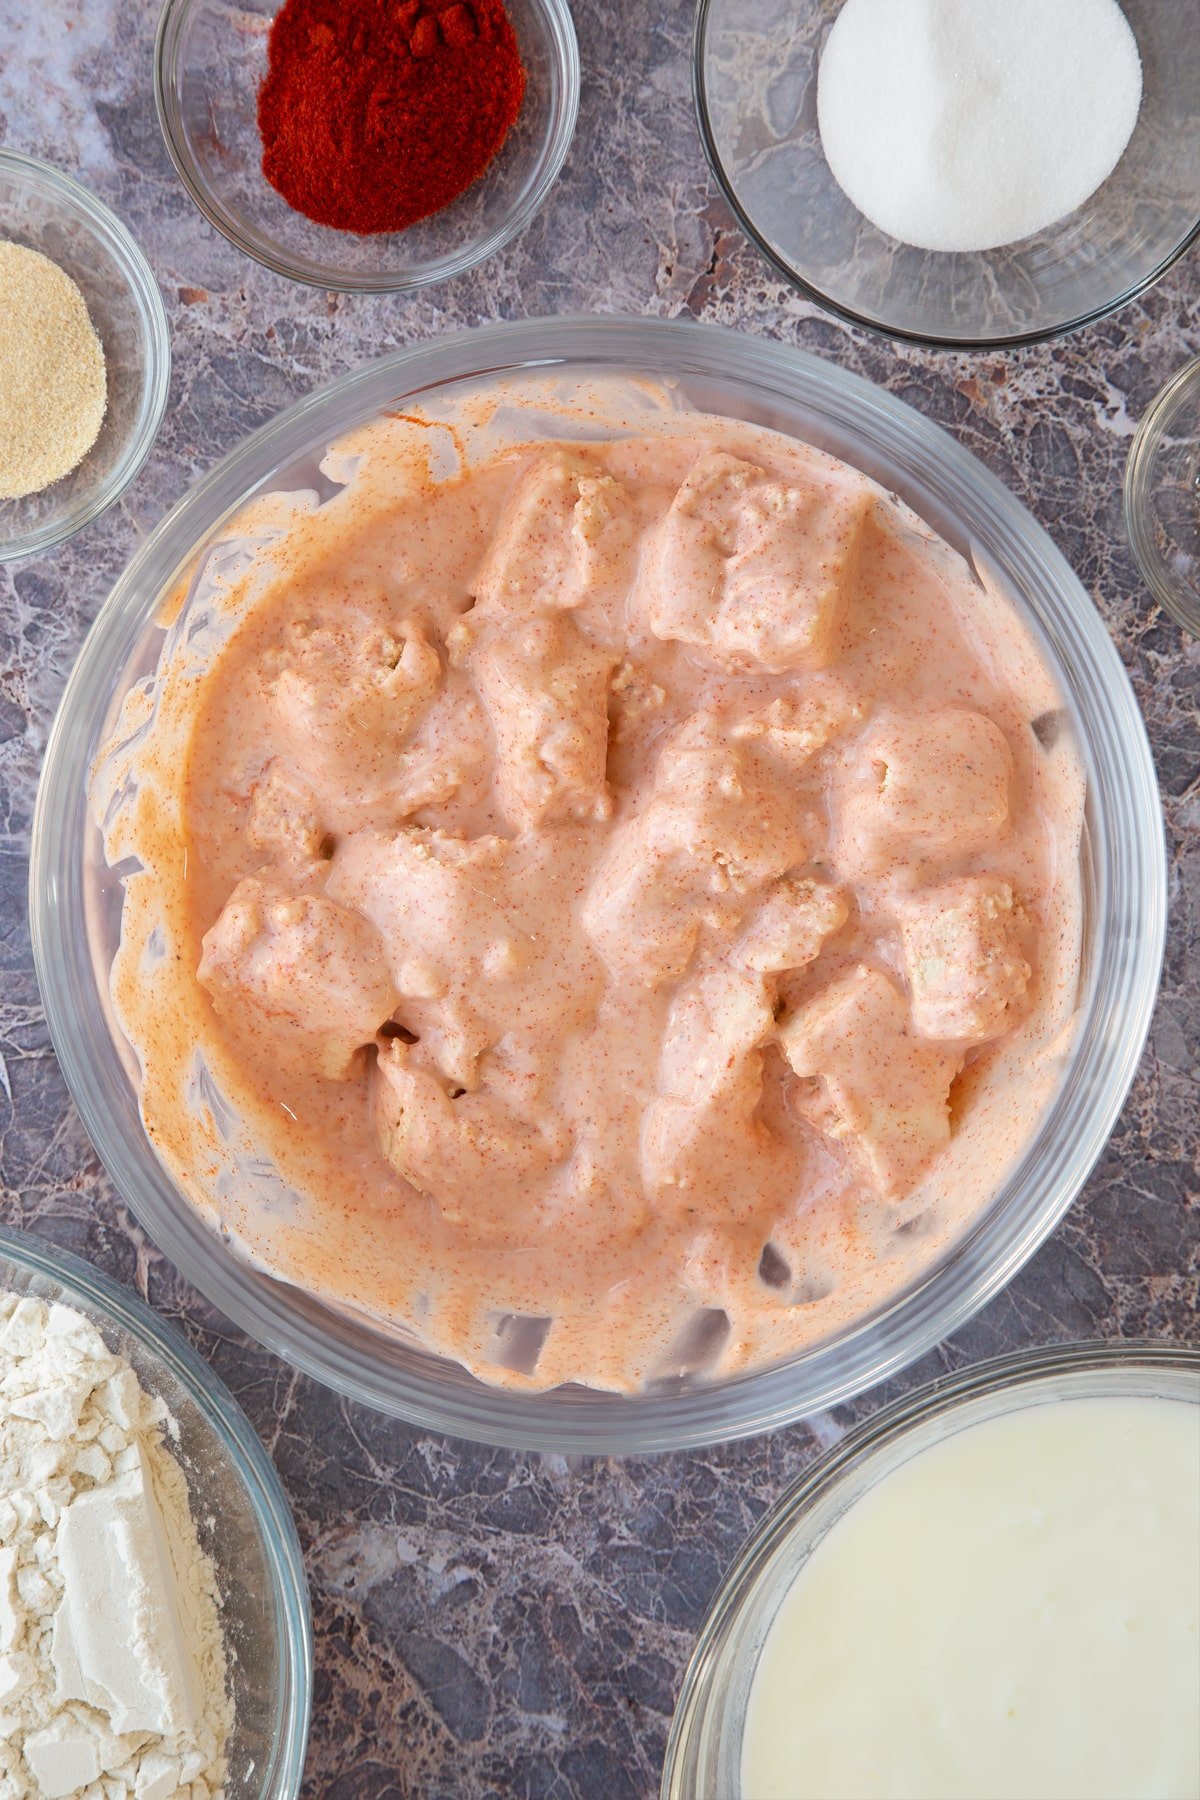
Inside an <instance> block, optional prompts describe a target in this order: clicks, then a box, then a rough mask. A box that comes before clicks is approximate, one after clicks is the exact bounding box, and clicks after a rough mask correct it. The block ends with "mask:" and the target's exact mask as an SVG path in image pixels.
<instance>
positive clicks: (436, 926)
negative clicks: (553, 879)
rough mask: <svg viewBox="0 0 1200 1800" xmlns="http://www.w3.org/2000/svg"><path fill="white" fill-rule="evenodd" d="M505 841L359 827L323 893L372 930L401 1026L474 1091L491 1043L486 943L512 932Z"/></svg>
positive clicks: (453, 1078) (341, 849)
mask: <svg viewBox="0 0 1200 1800" xmlns="http://www.w3.org/2000/svg"><path fill="white" fill-rule="evenodd" d="M504 853H505V846H504V842H503V840H502V839H500V838H494V837H484V838H474V839H471V840H469V841H467V840H463V839H460V838H455V837H450V836H449V835H447V834H446V833H444V832H440V831H422V830H417V829H409V830H405V831H400V832H397V833H396V834H395V835H394V836H385V835H383V834H381V833H373V832H361V833H358V834H357V835H356V836H354V837H353V838H350V839H348V840H347V842H346V843H345V844H342V845H339V846H338V849H337V852H336V854H335V856H334V860H333V871H332V873H331V875H330V877H329V881H328V883H327V885H326V891H327V892H328V893H329V894H331V895H332V896H333V897H334V898H335V899H337V900H338V901H340V902H341V903H342V904H344V905H346V906H351V907H354V908H355V909H356V910H357V911H359V912H361V913H362V914H363V915H364V916H365V917H366V918H368V919H370V920H371V922H372V924H373V925H374V927H375V929H376V930H377V931H378V932H379V935H380V939H381V941H382V944H383V949H384V955H385V957H386V959H387V963H388V966H389V967H390V969H391V971H392V979H393V981H394V983H395V986H396V990H397V992H398V994H399V995H400V998H401V1000H402V1001H403V1017H404V1023H405V1024H406V1025H407V1026H408V1027H409V1028H410V1029H411V1030H412V1031H414V1032H416V1033H417V1034H418V1035H419V1036H420V1039H421V1043H422V1046H423V1049H424V1051H425V1053H426V1055H427V1056H428V1058H429V1059H430V1060H431V1061H432V1063H433V1064H434V1065H435V1066H436V1068H437V1069H438V1070H440V1072H441V1073H442V1075H443V1076H444V1077H445V1078H446V1080H447V1081H448V1082H450V1083H453V1084H456V1085H459V1086H462V1087H466V1088H474V1087H475V1086H477V1085H478V1062H479V1057H480V1055H481V1054H482V1052H483V1051H484V1050H485V1049H486V1048H487V1047H488V1046H489V1045H490V1044H491V1043H493V1042H494V1041H495V1035H496V1034H495V1032H494V1031H493V1030H492V1029H491V1028H490V1027H489V1024H488V1022H487V1020H486V1019H485V1017H484V1012H483V1007H484V1003H485V1002H486V998H487V995H486V992H477V991H476V990H482V989H486V988H487V987H488V985H489V983H488V982H487V980H486V979H485V977H484V975H483V966H484V964H485V962H486V961H487V960H488V958H489V955H490V953H491V950H492V947H493V946H494V945H497V944H505V943H507V942H509V941H510V940H511V938H512V935H513V933H512V922H511V918H510V911H509V907H508V904H507V895H506V892H505V887H504V868H503V863H504Z"/></svg>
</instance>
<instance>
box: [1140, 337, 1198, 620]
mask: <svg viewBox="0 0 1200 1800" xmlns="http://www.w3.org/2000/svg"><path fill="white" fill-rule="evenodd" d="M1125 529H1126V531H1127V532H1128V533H1129V542H1130V543H1131V544H1132V545H1133V553H1134V555H1135V556H1136V557H1137V560H1138V567H1139V568H1140V569H1141V571H1142V574H1143V576H1144V577H1145V580H1146V586H1147V587H1148V588H1149V589H1150V592H1151V593H1152V594H1153V595H1154V598H1155V599H1156V600H1157V601H1158V603H1159V605H1160V606H1161V607H1162V608H1163V609H1164V610H1165V611H1166V612H1169V613H1170V615H1171V617H1172V618H1173V619H1174V620H1175V621H1176V623H1177V624H1179V625H1182V626H1183V628H1184V630H1185V631H1190V632H1192V634H1193V635H1194V636H1196V637H1200V356H1197V357H1196V358H1194V360H1193V361H1192V362H1190V363H1187V364H1186V365H1185V367H1183V368H1182V369H1180V371H1179V373H1178V374H1177V375H1175V376H1173V377H1172V379H1171V380H1170V381H1168V383H1167V385H1166V387H1165V388H1163V390H1162V392H1161V393H1160V394H1159V395H1157V397H1156V398H1155V399H1154V401H1153V402H1152V403H1151V406H1150V408H1149V410H1148V411H1147V413H1146V415H1145V417H1144V418H1143V420H1142V422H1141V424H1140V425H1139V426H1138V428H1137V434H1136V436H1135V437H1134V440H1133V448H1132V449H1131V450H1130V452H1129V461H1128V462H1127V463H1126V465H1125Z"/></svg>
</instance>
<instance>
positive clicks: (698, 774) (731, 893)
mask: <svg viewBox="0 0 1200 1800" xmlns="http://www.w3.org/2000/svg"><path fill="white" fill-rule="evenodd" d="M812 830H813V822H812V820H811V819H810V818H809V817H808V816H807V815H806V814H805V813H804V812H803V811H802V810H801V809H800V808H799V807H798V806H797V805H796V803H795V799H794V797H793V795H792V794H791V793H790V791H789V788H788V786H787V785H786V784H785V783H782V782H780V781H779V780H778V779H777V778H772V774H771V772H770V771H769V770H767V769H765V768H764V767H763V765H762V763H761V761H760V759H759V758H758V757H757V756H756V755H755V754H754V752H753V750H752V749H751V747H750V746H742V745H738V744H733V743H728V742H724V741H721V734H720V732H719V730H718V729H716V728H714V724H713V721H712V720H708V719H706V718H705V717H704V716H703V715H697V716H696V717H695V718H694V719H692V720H690V721H689V723H688V724H687V725H686V726H685V727H684V729H683V731H682V732H681V733H680V734H679V735H678V736H677V738H676V739H675V741H674V743H673V744H671V745H669V746H668V747H667V749H665V750H664V751H663V753H662V755H661V756H660V758H659V763H658V768H657V770H656V772H655V781H654V787H653V789H652V791H651V794H650V797H649V799H648V800H647V802H646V804H645V806H644V807H643V809H642V811H641V812H640V813H639V814H638V815H637V816H636V817H634V818H632V819H630V820H629V821H627V822H626V823H625V824H624V825H622V826H621V827H620V828H619V829H618V830H617V831H616V832H614V834H613V841H612V847H611V849H610V850H609V852H608V855H607V856H606V857H605V859H604V862H603V863H602V864H601V867H600V870H599V873H598V875H597V877H596V880H595V882H594V884H593V887H592V890H591V893H590V894H589V895H588V898H587V900H586V902H585V904H584V909H583V925H584V929H585V930H586V931H587V932H588V934H589V936H590V937H591V939H592V941H593V942H594V943H595V945H596V947H597V949H598V950H599V952H600V954H601V956H602V957H603V958H604V961H605V963H606V964H607V965H608V967H609V968H610V969H611V970H613V971H614V972H617V973H620V974H628V975H632V976H635V977H636V978H638V979H640V980H646V981H649V982H651V983H652V984H658V983H661V982H664V981H667V980H670V979H674V978H675V977H678V976H679V975H682V974H683V972H684V970H685V969H686V968H687V965H688V963H689V962H690V960H691V957H692V954H693V951H694V950H695V947H696V943H697V940H698V938H699V935H700V932H701V930H702V928H703V927H704V925H705V924H706V923H713V924H717V923H719V922H720V921H721V920H722V918H723V917H725V916H726V915H727V914H728V913H729V912H730V910H731V908H733V907H736V905H738V904H739V903H740V902H741V901H743V900H744V899H745V898H746V897H748V896H750V895H752V894H754V893H756V892H757V891H758V889H759V888H761V887H762V886H764V885H765V883H766V882H768V881H770V880H772V879H773V878H774V877H776V876H778V875H781V874H783V872H784V871H785V870H787V869H790V868H792V867H794V866H795V865H796V864H798V863H800V862H802V861H803V860H804V858H805V857H806V855H807V854H808V849H809V845H810V842H811V836H812Z"/></svg>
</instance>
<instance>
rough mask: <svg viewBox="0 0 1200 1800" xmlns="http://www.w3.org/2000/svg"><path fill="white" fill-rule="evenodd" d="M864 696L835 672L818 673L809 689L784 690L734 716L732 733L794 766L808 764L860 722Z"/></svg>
mask: <svg viewBox="0 0 1200 1800" xmlns="http://www.w3.org/2000/svg"><path fill="white" fill-rule="evenodd" d="M862 716H863V706H862V702H861V700H858V699H856V698H855V696H854V695H853V694H852V693H851V692H850V690H849V689H848V688H847V687H846V686H845V685H844V683H842V682H840V681H838V680H837V679H836V678H835V677H834V676H831V675H825V674H817V675H814V676H813V677H812V679H811V681H810V682H809V683H808V684H806V686H805V689H804V692H803V693H789V694H780V695H778V696H777V697H776V698H775V699H774V700H772V701H771V702H770V704H769V705H767V706H763V707H759V708H758V709H757V710H756V711H754V712H750V713H746V714H745V715H744V716H743V717H742V718H740V719H736V720H734V722H733V724H732V725H731V727H730V733H729V735H730V737H731V738H733V739H735V740H738V739H750V740H752V741H754V742H756V743H757V744H758V745H759V746H760V748H761V749H762V750H763V751H765V752H766V753H767V754H768V755H770V756H772V757H774V758H775V759H776V760H777V761H778V762H779V763H780V764H781V766H782V767H783V768H785V769H787V770H788V771H792V772H794V771H797V770H799V769H802V768H803V767H804V766H805V764H806V763H808V762H809V761H811V759H812V758H813V757H814V756H817V755H819V754H820V752H821V751H822V750H824V749H826V748H828V746H829V745H830V744H831V743H832V742H833V741H834V739H835V738H836V737H837V736H838V735H839V734H840V733H841V732H843V731H847V730H850V729H851V728H852V727H853V726H855V725H857V724H859V723H860V721H861V719H862Z"/></svg>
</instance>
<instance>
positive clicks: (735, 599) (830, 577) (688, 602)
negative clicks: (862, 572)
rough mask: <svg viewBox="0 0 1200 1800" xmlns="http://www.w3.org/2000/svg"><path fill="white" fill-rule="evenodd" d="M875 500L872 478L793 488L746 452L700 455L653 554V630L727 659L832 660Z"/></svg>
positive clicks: (736, 663)
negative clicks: (851, 483)
mask: <svg viewBox="0 0 1200 1800" xmlns="http://www.w3.org/2000/svg"><path fill="white" fill-rule="evenodd" d="M874 506H875V497H874V495H873V494H872V493H871V491H870V489H869V488H867V487H866V486H865V485H862V486H854V487H849V486H847V485H845V484H842V485H837V484H835V483H832V482H831V483H830V484H828V485H827V486H816V485H814V486H812V487H810V488H799V487H792V486H789V485H788V484H787V483H786V482H783V481H780V480H779V479H777V478H776V477H774V476H772V475H770V474H769V473H768V472H767V471H766V470H764V469H761V468H759V467H758V466H757V465H756V464H754V463H749V462H745V461H743V460H742V459H741V458H740V457H736V456H730V455H727V454H725V453H723V452H715V453H708V454H706V455H703V456H701V457H700V459H699V460H698V462H697V463H696V465H695V467H694V468H693V469H692V471H691V473H690V474H689V475H688V477H687V479H686V480H685V481H684V483H683V485H682V486H681V487H680V489H679V492H678V493H677V494H676V496H675V499H674V501H673V502H672V504H671V508H670V511H669V512H668V514H667V516H666V518H665V520H664V521H663V523H662V526H661V527H660V529H659V532H658V536H657V540H656V542H655V544H654V545H653V548H652V550H651V553H650V558H649V563H648V568H647V575H646V579H645V582H644V585H643V591H642V595H641V605H642V607H643V609H644V612H645V617H646V620H647V623H648V625H649V627H650V630H651V631H652V632H653V633H654V635H655V636H656V637H660V638H665V639H669V640H675V641H678V642H680V643H685V644H692V645H694V646H695V647H696V648H698V649H702V650H704V651H706V652H707V653H708V655H709V656H711V657H712V658H713V660H714V661H716V662H718V663H720V664H721V665H722V666H724V667H727V668H737V669H743V668H747V667H749V668H763V669H768V670H771V671H773V672H775V673H784V672H786V671H788V670H793V669H814V668H820V667H822V666H824V665H825V664H826V663H828V662H829V661H830V660H831V659H832V657H833V655H834V652H835V649H836V633H837V626H838V622H839V619H840V616H841V612H842V607H843V602H844V599H845V595H846V592H847V589H848V587H849V585H850V584H851V582H852V581H853V578H854V571H855V567H856V563H857V559H858V554H859V550H860V545H861V539H862V533H863V530H864V527H865V525H866V523H867V521H868V520H869V518H870V516H871V514H872V512H873V510H874Z"/></svg>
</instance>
